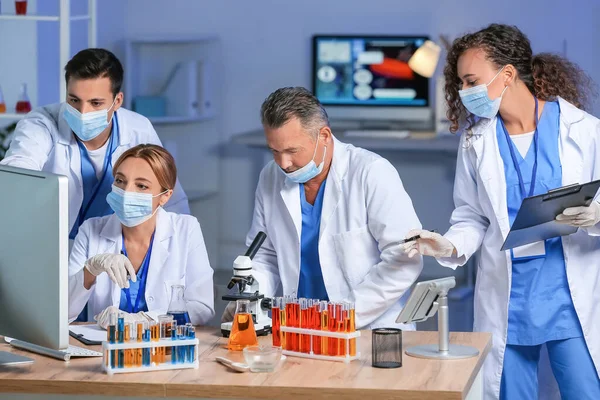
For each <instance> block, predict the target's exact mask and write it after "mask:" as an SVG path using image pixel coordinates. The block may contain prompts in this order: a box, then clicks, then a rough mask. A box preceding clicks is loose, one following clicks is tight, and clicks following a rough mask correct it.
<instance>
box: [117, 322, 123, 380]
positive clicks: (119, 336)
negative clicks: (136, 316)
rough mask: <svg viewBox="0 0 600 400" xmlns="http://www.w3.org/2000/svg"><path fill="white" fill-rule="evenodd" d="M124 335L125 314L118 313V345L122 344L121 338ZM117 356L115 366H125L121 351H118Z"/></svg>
mask: <svg viewBox="0 0 600 400" xmlns="http://www.w3.org/2000/svg"><path fill="white" fill-rule="evenodd" d="M124 334H125V314H124V313H122V312H120V313H119V316H118V318H117V342H118V343H123V337H124ZM117 354H118V361H117V365H118V366H119V368H123V367H124V364H125V359H124V358H125V354H124V352H123V350H118V351H117Z"/></svg>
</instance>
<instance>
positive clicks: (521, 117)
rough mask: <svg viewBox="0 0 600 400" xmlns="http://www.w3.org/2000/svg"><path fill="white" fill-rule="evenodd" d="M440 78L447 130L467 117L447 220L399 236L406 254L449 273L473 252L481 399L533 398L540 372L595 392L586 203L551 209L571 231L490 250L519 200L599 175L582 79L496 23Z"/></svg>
mask: <svg viewBox="0 0 600 400" xmlns="http://www.w3.org/2000/svg"><path fill="white" fill-rule="evenodd" d="M444 75H445V79H446V99H447V100H448V108H449V111H448V117H449V120H450V122H451V124H452V128H451V129H452V131H453V132H456V131H457V130H458V127H459V123H461V122H462V123H465V122H466V129H465V133H464V134H463V135H462V138H461V144H460V148H459V152H458V162H457V169H456V179H455V184H454V201H455V205H456V209H455V210H454V212H453V214H452V218H451V223H452V227H451V228H450V230H449V231H448V232H447V233H446V234H445V235H444V236H441V235H439V234H435V233H431V232H427V231H423V230H415V231H412V232H409V234H408V236H412V235H415V234H419V235H420V236H421V238H420V239H418V240H417V241H416V242H413V243H410V244H407V245H405V250H406V251H407V252H408V253H409V255H414V254H417V253H420V254H423V255H429V256H434V257H436V258H437V259H438V261H439V262H440V263H441V264H442V265H444V266H447V267H451V268H456V267H458V266H461V265H464V264H465V263H466V261H467V260H468V259H469V258H470V257H471V256H472V255H473V254H474V253H475V252H476V251H477V250H479V249H481V260H480V262H479V265H478V266H477V280H476V288H475V321H474V330H475V331H483V332H491V333H492V334H493V347H492V351H491V353H490V355H489V356H488V357H487V360H486V364H485V367H484V390H485V395H486V396H485V397H486V398H487V399H496V398H498V397H500V398H502V399H537V398H538V393H539V392H542V394H541V397H540V398H544V399H547V398H550V397H556V395H557V394H558V393H556V391H554V393H544V392H547V391H548V389H552V388H551V387H550V386H545V385H546V383H548V382H550V383H552V380H551V379H544V378H551V373H552V374H553V375H554V377H555V378H556V381H557V382H558V387H559V389H560V394H561V396H562V397H563V398H565V399H575V398H576V399H588V398H589V399H598V398H600V380H599V379H598V371H599V367H600V326H599V325H598V321H600V308H598V307H597V304H598V300H599V298H600V261H599V260H600V237H599V236H598V235H599V234H600V225H599V224H598V223H599V222H600V204H599V203H598V201H597V198H596V199H594V201H593V202H592V203H591V205H590V206H589V207H574V208H568V209H566V210H564V211H563V212H562V213H561V214H560V215H558V216H557V220H558V221H559V222H562V223H567V224H570V225H573V226H576V227H577V228H579V229H578V230H577V232H576V233H574V234H572V235H569V236H564V237H560V238H552V239H547V240H546V241H543V242H539V243H536V244H533V245H531V246H525V247H522V248H516V249H513V250H507V251H501V250H500V248H501V247H502V244H503V242H504V240H505V238H506V236H507V234H508V232H509V231H510V227H511V225H512V223H513V222H514V219H515V217H516V213H517V211H518V209H519V207H520V205H521V202H522V200H523V198H525V197H529V196H532V195H538V194H543V193H546V192H547V191H548V190H551V189H555V188H557V187H560V186H564V185H569V184H573V183H585V182H589V181H592V180H596V179H600V158H599V157H598V154H600V123H599V121H598V119H596V118H594V117H593V116H591V115H589V114H586V113H585V112H584V111H582V110H580V109H579V108H578V107H580V106H581V105H582V104H583V103H584V101H585V100H586V96H587V91H588V90H589V87H590V81H589V79H588V78H587V77H586V76H585V75H584V74H583V72H581V70H580V69H579V68H577V66H575V65H574V64H572V63H570V62H568V61H566V60H564V59H562V58H560V57H558V56H554V55H549V54H541V55H537V56H533V55H532V51H531V47H530V43H529V40H528V39H527V38H526V37H525V35H523V33H521V32H520V31H519V30H518V29H517V28H515V27H510V26H506V25H491V26H489V27H488V28H486V29H483V30H481V31H479V32H476V33H473V34H468V35H466V36H463V37H461V38H459V39H457V40H456V41H455V42H454V43H453V45H452V48H451V49H450V51H449V53H448V60H447V65H446V67H445V70H444ZM465 120H466V121H465ZM540 357H543V358H542V359H543V360H544V362H542V363H539V360H540ZM545 358H548V360H549V363H548V362H547V361H548V360H546V359H545ZM538 365H539V368H540V377H541V378H542V380H541V382H543V383H544V384H539V385H538ZM549 367H551V372H550V369H549Z"/></svg>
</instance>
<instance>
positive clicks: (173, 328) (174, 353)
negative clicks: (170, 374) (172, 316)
mask: <svg viewBox="0 0 600 400" xmlns="http://www.w3.org/2000/svg"><path fill="white" fill-rule="evenodd" d="M171 340H177V321H175V320H173V321H171ZM171 364H177V347H176V346H172V347H171Z"/></svg>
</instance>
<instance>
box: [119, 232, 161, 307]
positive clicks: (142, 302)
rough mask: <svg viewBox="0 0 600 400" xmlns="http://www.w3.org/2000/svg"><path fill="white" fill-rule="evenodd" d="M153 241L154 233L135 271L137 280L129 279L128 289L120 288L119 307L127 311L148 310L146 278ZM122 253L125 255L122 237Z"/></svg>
mask: <svg viewBox="0 0 600 400" xmlns="http://www.w3.org/2000/svg"><path fill="white" fill-rule="evenodd" d="M153 243H154V234H152V239H150V246H149V247H148V251H147V252H146V256H145V257H144V261H142V266H141V267H140V269H139V270H138V272H137V281H136V282H132V281H129V288H128V289H121V300H120V302H119V309H120V310H122V311H125V312H128V313H137V312H139V311H148V305H147V304H146V280H147V278H148V269H149V268H150V257H152V244H153ZM121 251H122V253H123V255H124V256H125V257H127V250H126V249H125V239H123V244H122V249H121Z"/></svg>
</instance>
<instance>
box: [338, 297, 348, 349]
mask: <svg viewBox="0 0 600 400" xmlns="http://www.w3.org/2000/svg"><path fill="white" fill-rule="evenodd" d="M335 308H336V310H335V321H336V323H335V324H336V328H337V331H338V332H342V333H343V332H346V326H345V325H344V323H345V321H346V315H348V312H347V311H346V308H345V305H344V303H338V304H336V305H335ZM346 342H347V340H346V339H338V351H337V353H338V356H345V355H346V354H347V353H346V348H347V346H346Z"/></svg>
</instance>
